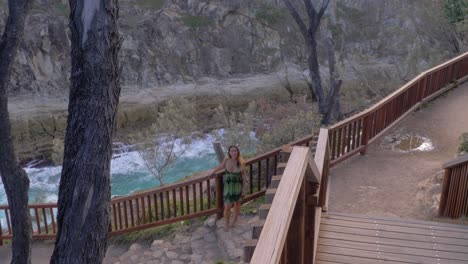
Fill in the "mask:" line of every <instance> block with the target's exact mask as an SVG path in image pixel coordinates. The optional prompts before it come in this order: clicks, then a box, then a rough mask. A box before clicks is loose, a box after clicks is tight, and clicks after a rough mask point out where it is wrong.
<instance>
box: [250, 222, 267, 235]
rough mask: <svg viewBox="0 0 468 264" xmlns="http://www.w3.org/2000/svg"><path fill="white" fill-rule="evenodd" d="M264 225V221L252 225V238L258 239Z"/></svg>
mask: <svg viewBox="0 0 468 264" xmlns="http://www.w3.org/2000/svg"><path fill="white" fill-rule="evenodd" d="M264 225H265V220H263V219H259V220H257V221H255V222H253V223H252V238H253V239H258V238H259V237H260V233H262V229H263V226H264Z"/></svg>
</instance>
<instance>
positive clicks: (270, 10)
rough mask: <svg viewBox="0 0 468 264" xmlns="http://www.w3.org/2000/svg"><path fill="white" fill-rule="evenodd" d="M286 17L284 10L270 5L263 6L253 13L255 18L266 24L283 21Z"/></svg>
mask: <svg viewBox="0 0 468 264" xmlns="http://www.w3.org/2000/svg"><path fill="white" fill-rule="evenodd" d="M286 17H287V14H286V11H285V10H283V9H279V8H275V7H272V6H263V7H262V8H260V9H259V10H257V12H256V13H255V18H256V19H258V20H260V21H263V22H265V23H267V24H270V25H274V24H277V23H278V22H281V21H284V20H285V19H286Z"/></svg>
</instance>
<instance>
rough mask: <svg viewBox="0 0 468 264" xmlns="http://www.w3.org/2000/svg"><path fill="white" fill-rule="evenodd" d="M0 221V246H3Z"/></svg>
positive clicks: (0, 223) (0, 222)
mask: <svg viewBox="0 0 468 264" xmlns="http://www.w3.org/2000/svg"><path fill="white" fill-rule="evenodd" d="M2 228H3V227H2V221H0V247H1V246H3V238H2V236H3V231H2Z"/></svg>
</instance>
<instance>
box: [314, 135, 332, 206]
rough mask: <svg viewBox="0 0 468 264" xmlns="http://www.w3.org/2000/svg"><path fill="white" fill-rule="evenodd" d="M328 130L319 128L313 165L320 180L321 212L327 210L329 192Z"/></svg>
mask: <svg viewBox="0 0 468 264" xmlns="http://www.w3.org/2000/svg"><path fill="white" fill-rule="evenodd" d="M328 133H329V131H328V129H326V128H321V129H320V133H319V138H318V142H317V150H316V151H315V163H316V164H317V167H318V173H319V175H320V177H321V180H320V196H319V205H320V206H321V207H322V209H323V211H327V210H328V196H329V190H330V181H329V178H328V176H329V171H330V145H329V141H328Z"/></svg>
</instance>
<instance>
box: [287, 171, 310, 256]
mask: <svg viewBox="0 0 468 264" xmlns="http://www.w3.org/2000/svg"><path fill="white" fill-rule="evenodd" d="M302 181H303V182H302V186H301V190H300V192H299V195H298V197H297V201H296V206H295V208H294V213H293V216H292V219H291V224H290V225H289V230H288V236H287V237H286V243H285V248H284V249H283V250H286V254H285V257H286V263H298V264H301V263H305V259H304V246H305V243H304V238H305V222H304V218H305V209H306V206H305V191H304V187H305V184H304V182H305V177H304V179H303V180H302Z"/></svg>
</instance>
